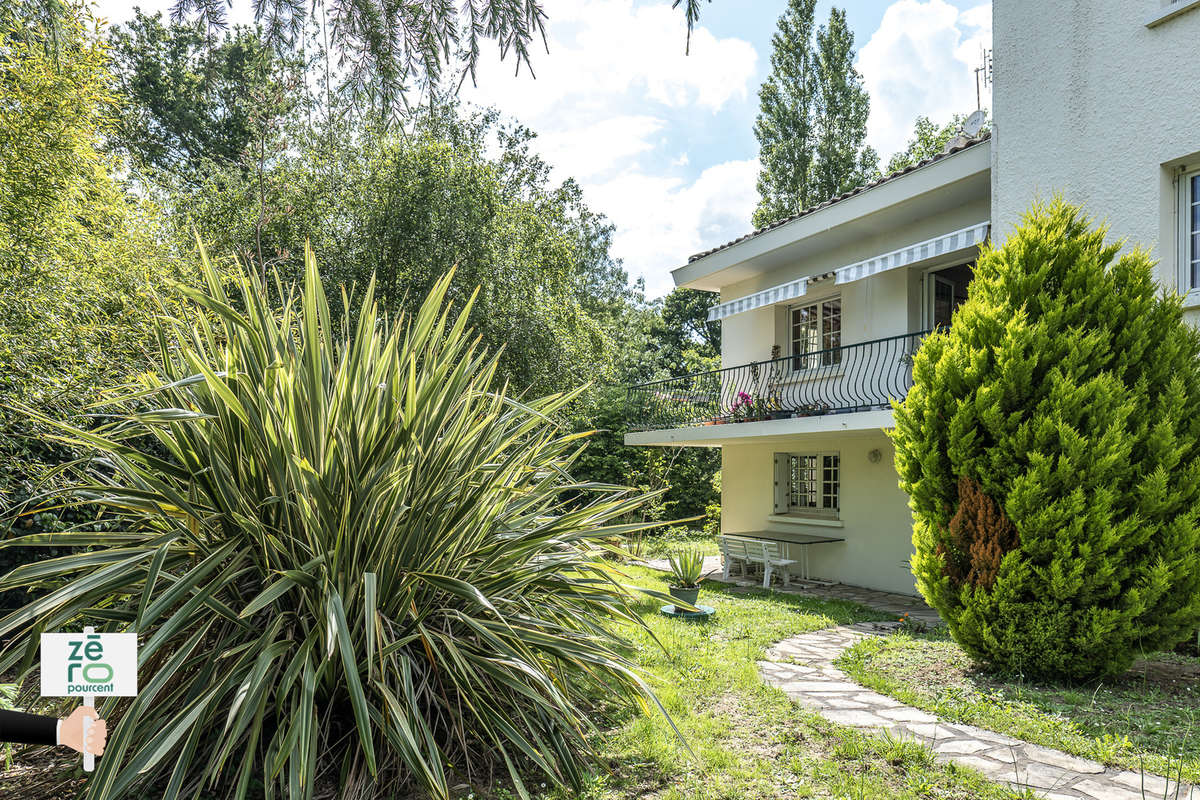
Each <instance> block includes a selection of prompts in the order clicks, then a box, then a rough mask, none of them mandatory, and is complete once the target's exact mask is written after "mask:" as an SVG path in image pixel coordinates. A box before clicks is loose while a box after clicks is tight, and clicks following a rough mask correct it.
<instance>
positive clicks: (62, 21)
mask: <svg viewBox="0 0 1200 800" xmlns="http://www.w3.org/2000/svg"><path fill="white" fill-rule="evenodd" d="M55 9H56V11H55V14H54V15H53V16H54V18H55V23H54V24H53V25H51V24H50V23H43V22H41V21H38V20H36V19H35V16H37V15H31V14H29V13H28V12H29V6H28V4H22V3H18V4H16V6H15V9H14V8H13V7H10V6H9V5H6V8H5V10H4V11H0V108H3V109H4V113H2V114H0V509H8V508H17V507H20V506H21V505H22V504H24V503H25V502H26V501H27V500H29V498H30V497H32V496H35V495H38V494H40V493H41V492H42V491H43V489H44V488H45V484H46V481H47V480H52V475H51V473H52V471H53V469H54V468H56V467H58V466H59V465H60V464H62V463H63V462H65V461H69V460H71V459H72V458H74V457H75V455H76V454H75V453H73V452H71V451H70V450H68V449H65V448H63V447H60V446H57V445H56V444H55V443H53V442H50V441H48V440H46V439H43V438H40V436H39V434H40V430H39V429H38V427H37V426H35V425H31V424H30V420H29V418H28V416H26V415H24V414H20V413H18V412H17V411H16V410H15V409H16V408H17V407H19V406H30V407H33V408H36V409H37V410H39V411H41V412H44V413H46V414H48V415H51V416H54V417H56V418H71V419H75V420H79V419H82V417H83V413H82V412H83V411H84V410H85V406H86V405H87V404H88V403H90V402H92V401H94V400H96V399H97V387H99V386H105V385H112V384H118V383H122V382H124V381H125V380H127V379H128V377H129V375H130V374H132V373H135V372H139V371H141V370H143V369H145V368H146V367H147V365H148V362H149V359H148V357H147V352H148V350H149V349H150V347H152V334H151V331H150V327H151V326H150V319H151V318H152V316H153V314H154V308H153V303H152V301H151V298H150V293H149V292H148V291H147V287H161V286H164V285H166V284H167V282H168V281H169V280H171V279H173V278H176V277H178V275H177V273H176V272H175V267H176V264H175V262H174V260H173V259H172V258H171V257H170V254H169V253H168V252H167V251H166V249H165V248H164V246H163V244H162V239H163V236H162V233H163V231H162V227H161V214H160V213H159V211H158V210H157V209H156V208H155V207H153V206H152V205H150V204H149V203H146V202H143V201H140V200H138V199H137V198H135V197H133V196H132V195H130V194H129V193H128V192H127V191H126V190H125V188H124V187H123V186H122V183H121V181H120V180H118V179H117V177H116V175H117V174H118V165H117V164H116V162H115V161H114V160H113V158H112V157H110V156H109V155H106V154H105V152H104V146H105V141H106V137H107V135H108V134H109V133H110V132H111V128H112V119H111V116H110V113H111V110H112V108H113V105H114V98H113V95H112V92H111V89H112V77H111V75H110V74H109V72H108V63H107V59H108V55H107V52H106V50H105V47H104V44H103V40H102V38H101V35H100V30H99V28H98V26H97V25H96V23H95V22H94V21H93V20H92V19H91V18H90V14H89V12H88V11H87V10H86V9H85V7H84V6H83V5H82V4H75V3H67V4H61V6H59V5H56V6H55ZM22 12H25V13H22ZM84 521H87V519H86V518H85V517H83V516H80V515H72V514H61V513H59V512H43V513H40V514H37V515H36V516H34V515H30V516H25V517H23V518H21V519H20V520H18V521H17V523H16V526H15V533H16V534H29V533H36V532H39V531H47V532H50V531H55V530H61V529H62V528H64V527H66V526H68V525H73V524H77V523H80V522H84ZM11 535H14V532H13V530H10V528H9V526H8V522H7V520H0V539H6V538H9V537H10V536H11ZM32 557H33V555H32V554H31V553H29V552H28V551H24V550H21V549H9V550H4V551H0V571H7V570H8V569H10V568H12V567H13V566H16V565H18V564H21V563H25V562H27V561H29V560H30V559H31V558H32ZM28 599H29V596H28V594H27V593H25V592H24V590H23V589H22V588H18V589H17V590H15V591H11V592H2V593H0V608H9V607H13V606H15V605H19V604H22V603H24V602H27V601H28Z"/></svg>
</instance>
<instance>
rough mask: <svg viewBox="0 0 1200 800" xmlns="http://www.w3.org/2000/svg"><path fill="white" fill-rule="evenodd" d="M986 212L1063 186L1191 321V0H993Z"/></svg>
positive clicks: (1194, 64) (1197, 74)
mask: <svg viewBox="0 0 1200 800" xmlns="http://www.w3.org/2000/svg"><path fill="white" fill-rule="evenodd" d="M992 24H993V30H994V32H993V45H994V50H993V52H994V55H995V79H996V82H995V86H994V88H993V92H992V104H993V111H994V116H995V118H996V120H997V124H996V125H995V140H994V141H993V143H992V152H993V156H994V161H993V164H992V167H993V170H992V175H993V181H992V193H993V194H992V209H993V213H992V218H993V219H994V220H997V228H996V230H995V231H994V235H997V236H1000V237H1003V236H1004V235H1005V234H1006V233H1007V232H1008V231H1009V230H1011V226H1012V225H1013V224H1015V223H1016V222H1018V221H1019V220H1020V217H1021V214H1022V213H1023V212H1024V211H1025V209H1027V208H1028V207H1029V205H1030V203H1031V202H1032V201H1033V199H1034V198H1036V197H1039V196H1040V197H1047V196H1049V195H1050V194H1052V193H1054V192H1062V193H1063V195H1064V196H1065V197H1066V199H1067V200H1068V201H1070V202H1072V203H1077V204H1080V205H1083V206H1085V207H1086V208H1087V209H1088V211H1089V212H1091V213H1092V214H1093V215H1095V216H1097V217H1100V218H1102V219H1104V220H1106V221H1107V222H1108V223H1109V224H1110V225H1111V226H1112V230H1113V233H1114V234H1115V235H1118V236H1120V237H1128V238H1129V241H1130V242H1131V243H1134V244H1137V245H1140V246H1144V247H1148V248H1150V251H1151V254H1152V255H1153V256H1154V258H1155V259H1157V260H1158V262H1159V266H1158V276H1157V277H1158V281H1159V284H1160V285H1161V286H1164V287H1166V288H1169V289H1178V290H1179V291H1180V293H1182V294H1185V296H1186V299H1185V305H1186V306H1188V307H1189V311H1188V313H1187V316H1188V318H1189V320H1190V321H1191V322H1192V323H1193V324H1200V0H1088V2H1087V3H1073V4H1070V5H1069V6H1064V4H1061V3H1045V2H1037V0H995V2H994V3H993V11H992Z"/></svg>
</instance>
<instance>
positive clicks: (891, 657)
mask: <svg viewBox="0 0 1200 800" xmlns="http://www.w3.org/2000/svg"><path fill="white" fill-rule="evenodd" d="M838 666H840V667H841V668H842V669H843V670H845V671H846V672H847V673H849V674H850V675H851V676H852V677H853V678H854V679H855V680H856V681H858V682H859V683H862V684H864V685H865V686H868V687H870V688H872V689H875V690H876V691H879V692H882V693H883V694H887V695H890V696H892V697H894V698H896V699H897V700H900V701H902V702H905V703H908V704H909V705H913V706H916V707H918V708H922V709H924V710H926V711H928V712H930V713H932V714H937V715H938V716H940V717H943V718H945V719H947V720H951V721H958V722H965V723H968V724H971V725H976V726H978V727H981V728H987V729H989V730H992V731H996V732H998V733H1005V734H1008V735H1010V736H1015V737H1017V738H1020V739H1025V740H1028V741H1031V742H1034V743H1036V744H1040V745H1044V746H1046V747H1053V748H1056V749H1058V750H1063V751H1066V752H1068V753H1071V754H1074V755H1077V756H1082V757H1084V758H1090V759H1094V760H1096V761H1100V762H1102V763H1105V764H1109V765H1112V766H1118V767H1123V768H1126V769H1132V770H1145V771H1146V772H1152V773H1155V774H1158V775H1170V776H1171V777H1175V776H1176V775H1182V777H1183V778H1184V779H1185V780H1188V781H1193V782H1196V781H1200V659H1195V658H1188V657H1184V656H1177V655H1175V656H1169V657H1168V656H1167V655H1166V654H1163V655H1161V656H1154V657H1152V658H1149V659H1147V660H1145V661H1141V662H1138V664H1137V665H1135V667H1134V669H1133V670H1131V671H1130V672H1129V673H1127V674H1126V675H1124V676H1122V677H1121V678H1119V679H1116V680H1111V681H1105V682H1100V681H1097V682H1093V683H1088V684H1083V685H1069V684H1053V683H1045V682H1032V681H1027V680H1023V679H1022V678H1021V677H1020V676H1010V677H1004V676H997V675H994V674H989V673H987V672H984V671H982V670H981V669H979V668H978V667H977V666H976V665H975V664H973V663H972V661H971V659H970V658H969V657H968V656H967V654H966V653H964V652H963V651H962V650H961V649H960V648H959V647H958V646H957V645H956V644H954V642H952V641H949V640H948V639H946V638H945V636H944V634H931V635H927V636H906V635H897V636H892V637H888V638H886V639H868V640H864V641H862V642H860V643H858V644H856V645H855V646H854V647H852V648H850V649H849V650H847V651H846V652H845V653H844V654H843V655H842V657H841V659H840V660H839V662H838Z"/></svg>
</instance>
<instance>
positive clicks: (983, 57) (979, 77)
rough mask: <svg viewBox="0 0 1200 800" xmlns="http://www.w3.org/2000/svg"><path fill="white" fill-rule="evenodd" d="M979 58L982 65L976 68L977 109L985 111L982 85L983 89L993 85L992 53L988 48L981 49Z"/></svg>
mask: <svg viewBox="0 0 1200 800" xmlns="http://www.w3.org/2000/svg"><path fill="white" fill-rule="evenodd" d="M979 57H980V61H981V65H980V66H978V67H976V68H975V108H978V109H980V110H982V109H983V92H982V91H981V89H980V83H981V82H982V83H983V88H984V89H986V88H987V87H989V86H991V85H992V51H991V50H988V49H987V48H986V47H980V48H979Z"/></svg>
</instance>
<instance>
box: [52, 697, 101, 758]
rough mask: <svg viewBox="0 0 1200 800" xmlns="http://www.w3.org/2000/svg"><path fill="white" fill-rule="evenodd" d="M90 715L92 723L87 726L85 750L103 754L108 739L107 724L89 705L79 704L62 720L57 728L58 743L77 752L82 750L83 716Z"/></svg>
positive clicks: (94, 753) (98, 754) (99, 754)
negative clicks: (60, 725)
mask: <svg viewBox="0 0 1200 800" xmlns="http://www.w3.org/2000/svg"><path fill="white" fill-rule="evenodd" d="M84 717H91V719H92V724H91V726H90V727H89V728H88V739H87V751H88V752H89V753H91V754H93V755H97V756H101V755H104V745H105V742H106V741H107V739H108V726H107V724H105V722H104V720H102V719H100V715H99V714H97V713H96V709H94V708H92V707H91V706H80V707H79V708H77V709H75V710H74V711H72V712H71V716H69V717H67V718H66V719H64V720H63V721H62V727H61V728H60V729H59V733H58V739H59V744H65V745H66V746H67V747H69V748H71V749H72V750H75V751H77V752H80V753H82V752H83V718H84Z"/></svg>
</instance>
